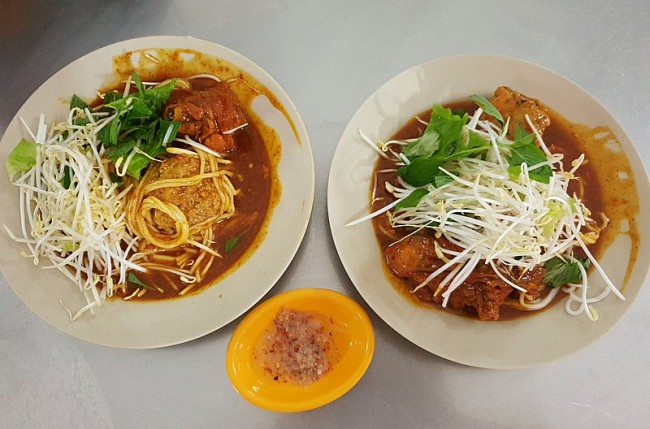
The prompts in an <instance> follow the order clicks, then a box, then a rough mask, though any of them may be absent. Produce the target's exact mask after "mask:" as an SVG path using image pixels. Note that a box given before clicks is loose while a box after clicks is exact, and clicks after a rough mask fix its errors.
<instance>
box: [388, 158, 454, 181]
mask: <svg viewBox="0 0 650 429" xmlns="http://www.w3.org/2000/svg"><path fill="white" fill-rule="evenodd" d="M442 163H443V160H442V159H440V158H416V159H415V160H414V161H413V162H411V163H410V164H408V165H404V166H402V167H400V168H398V169H397V174H399V175H400V177H401V178H402V179H404V180H405V181H406V183H408V184H409V185H411V186H424V185H428V184H429V183H431V182H432V181H433V180H434V179H435V177H436V176H439V175H440V170H439V167H440V166H441V165H442Z"/></svg>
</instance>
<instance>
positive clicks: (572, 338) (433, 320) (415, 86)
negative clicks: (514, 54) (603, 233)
mask: <svg viewBox="0 0 650 429" xmlns="http://www.w3.org/2000/svg"><path fill="white" fill-rule="evenodd" d="M501 85H506V86H510V87H512V88H513V89H516V90H517V91H520V92H522V93H524V94H527V95H529V96H531V97H535V98H539V99H540V100H541V101H542V102H544V103H546V104H547V105H548V106H550V107H552V108H553V109H554V110H556V111H558V112H559V113H560V114H562V115H563V116H565V117H566V118H567V119H569V120H570V121H572V122H577V123H582V124H585V125H589V126H596V125H606V126H608V127H609V128H610V129H611V130H612V131H613V133H614V134H615V135H616V137H617V138H618V141H619V143H620V147H621V148H622V150H623V151H624V152H625V154H626V155H627V158H628V160H629V162H630V165H631V169H632V171H633V173H634V176H635V178H636V187H637V191H638V193H639V195H640V196H641V197H642V198H640V200H641V202H640V203H641V207H640V210H639V213H638V214H637V216H636V221H637V222H638V230H639V231H640V232H641V234H642V236H641V238H640V240H641V245H640V251H639V254H638V260H637V261H636V264H635V266H634V269H633V270H632V272H631V276H630V278H629V281H628V282H627V286H626V287H625V289H624V294H625V296H626V300H625V301H620V300H618V299H617V298H616V297H614V296H613V295H610V296H609V297H608V298H607V299H606V300H605V301H603V302H601V303H599V306H598V312H599V315H600V318H599V320H598V321H597V322H591V321H589V320H588V319H587V318H586V317H577V316H570V315H568V314H567V313H566V312H565V309H564V305H562V304H559V305H556V306H554V307H553V308H551V309H549V310H547V311H544V312H542V313H541V314H537V315H533V316H530V317H525V318H520V319H516V320H511V321H500V322H480V321H477V320H472V319H469V318H464V317H459V316H456V315H452V314H448V313H445V312H443V311H437V310H433V309H430V308H423V307H419V306H415V305H414V304H413V303H411V302H410V301H409V300H408V299H406V298H405V297H403V296H401V295H400V293H399V292H397V291H396V290H395V289H394V287H393V286H392V285H391V283H390V282H389V281H388V280H387V279H386V277H385V275H384V270H383V268H382V260H381V258H382V254H381V251H380V249H379V246H378V244H377V242H376V240H375V236H374V233H373V230H372V225H371V224H370V222H366V223H363V224H360V225H356V226H353V227H345V224H346V223H347V222H349V221H351V220H354V219H356V218H358V217H360V216H362V215H364V214H366V213H368V203H369V201H368V199H369V190H370V180H371V177H372V171H373V167H374V164H375V161H376V157H377V155H376V153H375V152H374V151H373V150H372V149H371V148H369V147H368V146H367V145H366V144H365V143H363V142H362V141H361V139H360V138H359V134H358V131H359V129H362V130H363V131H364V132H365V133H366V134H367V135H368V136H371V138H377V139H383V140H386V139H388V138H390V136H392V135H393V134H394V133H395V132H397V130H399V129H400V128H401V127H402V126H403V125H404V124H405V123H406V122H407V121H408V120H409V119H410V118H412V117H413V116H414V115H416V114H418V113H420V112H422V111H424V110H426V109H429V108H430V107H431V105H432V104H433V103H446V102H451V101H459V100H464V99H467V98H469V96H470V95H472V94H483V95H490V94H491V93H492V92H493V91H494V89H495V88H496V87H498V86H501ZM644 196H645V197H646V198H643V197H644ZM648 196H650V186H649V185H648V176H647V174H646V172H645V170H644V167H643V164H642V163H641V162H640V160H639V157H638V155H637V153H636V151H635V149H634V146H633V145H632V143H631V142H630V140H629V138H628V137H627V135H626V134H625V132H624V131H623V130H622V129H621V127H620V126H619V125H618V124H617V123H616V121H615V120H614V118H613V117H612V116H611V115H610V114H609V113H608V112H607V110H606V109H605V108H604V107H603V106H602V105H600V103H598V102H597V101H596V100H595V99H594V98H592V97H591V96H590V95H589V94H588V93H586V92H585V91H584V90H583V89H581V88H580V87H579V86H577V85H576V84H574V83H572V82H571V81H569V80H568V79H566V78H564V77H562V76H560V75H558V74H556V73H554V72H552V71H550V70H548V69H545V68H543V67H540V66H537V65H534V64H531V63H527V62H524V61H520V60H516V59H511V58H505V57H498V56H476V55H475V56H458V57H449V58H442V59H438V60H433V61H430V62H427V63H424V64H421V65H419V66H415V67H413V68H411V69H409V70H406V71H405V72H403V73H401V74H399V75H398V76H396V77H394V78H393V79H391V80H390V81H388V82H387V83H386V84H384V85H383V86H382V87H380V88H379V89H378V90H377V91H376V92H375V93H374V94H372V95H371V96H370V97H369V98H368V99H367V100H366V101H365V102H364V103H363V104H362V105H361V107H360V108H359V110H358V111H357V112H356V113H355V115H354V116H353V117H352V119H351V120H350V122H349V124H348V126H347V127H346V129H345V131H344V132H343V135H342V137H341V140H340V142H339V145H338V147H337V149H336V153H335V155H334V159H333V162H332V166H331V170H330V174H329V183H328V211H329V220H330V226H331V230H332V235H333V237H334V242H335V244H336V248H337V251H338V253H339V256H340V258H341V261H342V263H343V265H344V267H345V269H346V271H347V273H348V275H349V276H350V279H351V280H352V282H353V283H354V285H355V287H356V288H357V289H358V291H359V293H360V294H361V295H362V296H363V298H364V299H365V300H366V301H367V302H368V304H369V305H370V307H371V308H372V309H373V310H374V311H375V312H376V313H377V314H378V315H379V317H381V318H382V319H383V320H384V321H385V322H386V323H387V324H388V325H390V326H391V327H392V328H393V329H395V330H396V331H397V332H398V333H400V334H401V335H403V336H404V337H405V338H407V339H408V340H410V341H411V342H413V343H414V344H417V345H418V346H420V347H422V348H423V349H425V350H428V351H429V352H431V353H434V354H436V355H439V356H441V357H444V358H446V359H450V360H452V361H455V362H459V363H463V364H467V365H472V366H477V367H487V368H520V367H530V366H535V365H540V364H543V363H547V362H550V361H553V360H555V359H558V358H561V357H564V356H567V355H569V354H571V353H573V352H575V351H577V350H579V349H581V348H583V347H585V346H587V345H588V344H590V343H591V342H593V341H595V340H596V339H598V338H599V337H601V336H602V335H604V334H605V333H606V332H608V331H609V330H610V329H611V328H612V326H613V325H614V324H615V323H616V322H617V321H618V320H619V319H620V318H621V317H622V316H623V314H624V313H625V311H626V310H627V309H628V308H629V306H630V304H631V303H632V302H633V301H634V299H635V297H636V295H637V293H638V292H639V289H640V288H641V286H642V285H643V283H644V281H645V278H646V276H647V272H648V265H649V262H650V246H647V245H645V243H646V241H647V233H648V231H650V206H649V204H650V199H649V198H647V197H648ZM629 257H630V242H629V240H628V239H627V237H626V236H625V235H620V236H619V237H618V238H617V239H616V240H615V241H614V243H613V244H612V245H611V246H610V247H609V248H608V250H607V252H606V254H605V255H604V257H603V258H602V260H601V264H602V265H603V267H604V269H605V270H606V271H607V272H608V273H610V278H612V280H613V281H614V282H615V283H616V284H622V283H623V277H624V275H625V270H624V269H623V270H621V268H620V267H627V264H628V259H629ZM599 281H600V278H599V277H598V276H597V275H593V274H592V275H591V276H590V282H592V283H596V284H597V282H599Z"/></svg>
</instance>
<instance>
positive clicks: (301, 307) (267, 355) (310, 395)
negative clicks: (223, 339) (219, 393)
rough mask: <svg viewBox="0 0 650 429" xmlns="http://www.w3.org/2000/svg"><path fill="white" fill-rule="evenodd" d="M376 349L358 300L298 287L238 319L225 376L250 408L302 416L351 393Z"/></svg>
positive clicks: (370, 325) (366, 318) (365, 316)
mask: <svg viewBox="0 0 650 429" xmlns="http://www.w3.org/2000/svg"><path fill="white" fill-rule="evenodd" d="M278 327H279V329H278ZM275 346H278V347H277V348H275ZM374 346H375V337H374V331H373V328H372V323H371V322H370V319H369V318H368V316H367V314H366V313H365V311H364V310H363V308H361V306H359V304H357V303H356V302H355V301H354V300H352V299H351V298H348V297H347V296H345V295H343V294H341V293H339V292H335V291H332V290H327V289H317V288H308V289H296V290H292V291H289V292H285V293H282V294H280V295H277V296H274V297H272V298H270V299H269V300H267V301H265V302H263V303H262V304H260V305H258V306H257V307H256V308H255V309H253V310H252V311H251V312H250V313H249V314H248V315H247V316H246V317H245V318H244V320H242V321H241V323H240V324H239V325H238V326H237V328H236V329H235V332H234V333H233V335H232V337H231V339H230V342H229V343H228V349H227V352H226V370H227V372H228V377H229V378H230V381H231V383H232V385H233V387H234V388H235V390H236V391H237V392H238V393H239V394H240V395H242V397H244V398H245V399H246V400H248V401H249V402H251V403H252V404H254V405H256V406H259V407H261V408H264V409H267V410H271V411H281V412H297V411H305V410H310V409H314V408H317V407H320V406H323V405H326V404H328V403H330V402H332V401H334V400H336V399H338V398H340V397H341V396H343V395H344V394H345V393H347V392H348V391H349V390H350V389H352V388H353V387H354V386H355V385H356V383H357V382H358V381H359V380H360V379H361V378H362V377H363V375H364V374H365V373H366V370H367V369H368V367H369V365H370V362H371V360H372V356H373V353H374ZM302 347H305V348H306V350H308V353H307V354H303V353H301V351H300V350H301V348H302Z"/></svg>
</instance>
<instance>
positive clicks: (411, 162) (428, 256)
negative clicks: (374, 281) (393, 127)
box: [348, 87, 638, 320]
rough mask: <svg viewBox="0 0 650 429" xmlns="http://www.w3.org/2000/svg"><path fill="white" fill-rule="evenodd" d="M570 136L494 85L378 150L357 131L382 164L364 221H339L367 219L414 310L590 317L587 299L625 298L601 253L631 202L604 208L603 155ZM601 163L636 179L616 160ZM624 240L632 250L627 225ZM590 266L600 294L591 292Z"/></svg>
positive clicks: (570, 130) (425, 116) (541, 109)
mask: <svg viewBox="0 0 650 429" xmlns="http://www.w3.org/2000/svg"><path fill="white" fill-rule="evenodd" d="M579 130H580V127H579V126H578V125H576V124H570V123H569V122H568V121H566V120H565V119H564V118H563V117H561V116H560V115H559V114H557V113H556V112H554V111H553V110H552V109H550V108H549V107H547V106H545V105H544V104H543V103H542V102H541V101H539V100H536V99H533V98H531V97H527V96H526V95H524V94H520V93H518V92H517V91H514V90H512V89H510V88H507V87H499V88H497V90H496V91H495V93H494V96H493V97H492V99H491V100H488V99H486V98H485V97H482V96H472V97H471V100H468V101H466V102H461V103H452V104H450V105H446V106H442V105H434V106H433V108H432V109H431V110H430V111H428V112H423V113H422V114H420V115H418V116H417V117H416V118H414V119H413V120H412V121H410V122H409V123H408V124H406V125H405V126H404V127H403V128H402V129H401V130H400V131H398V133H397V134H396V135H395V136H394V137H393V138H391V139H390V140H388V141H386V142H379V143H376V142H375V141H374V140H373V139H372V138H370V137H368V136H366V135H365V134H364V133H363V132H362V131H361V136H362V138H363V140H365V141H366V142H367V143H369V144H370V146H371V147H372V148H373V149H375V150H376V151H377V153H378V154H379V155H380V157H379V158H378V161H377V164H376V165H375V169H374V177H375V178H374V180H373V184H372V189H371V197H370V198H371V213H370V214H369V215H367V216H363V217H361V218H359V219H357V220H356V221H353V222H350V223H349V224H348V225H349V226H351V225H354V224H356V223H358V222H362V221H366V220H368V219H372V221H373V226H374V231H375V235H376V238H377V240H378V243H379V245H380V248H381V249H382V252H383V256H384V258H383V259H384V263H385V270H386V272H387V275H388V276H389V277H390V279H391V280H392V282H393V283H394V284H395V285H397V287H398V288H399V289H400V290H404V291H407V293H406V294H407V295H410V296H412V297H414V298H415V300H416V302H418V303H426V304H432V305H434V306H437V307H439V308H444V309H445V310H447V311H452V312H456V313H459V314H464V315H469V316H471V317H475V318H478V319H480V320H500V319H508V318H512V317H516V316H521V315H524V314H532V313H534V312H538V311H540V310H542V309H544V308H547V307H549V306H551V305H553V304H555V303H557V302H559V301H560V300H561V298H563V297H567V299H566V304H565V307H566V310H567V312H569V313H570V314H576V315H577V314H585V315H586V316H587V317H588V318H590V319H591V320H596V319H597V318H598V313H597V311H596V309H595V306H594V304H595V303H596V302H598V301H601V300H602V299H604V298H605V297H606V296H607V295H609V294H610V293H613V294H614V295H616V296H617V297H618V298H620V299H624V296H623V294H622V293H621V292H620V290H619V288H618V287H617V286H616V285H614V284H613V282H612V281H610V280H609V278H608V276H607V274H606V273H605V272H604V270H603V269H602V268H601V267H600V265H599V263H598V255H599V254H600V253H602V250H603V249H604V248H605V247H606V246H607V244H608V242H609V241H610V240H611V237H612V235H615V234H617V233H618V232H619V231H622V228H621V225H622V223H623V221H624V220H625V222H627V219H628V218H633V216H629V213H628V212H627V211H631V210H634V208H635V207H638V202H637V203H636V204H635V203H634V201H633V202H632V204H629V205H627V206H614V205H611V204H610V205H608V204H606V203H607V202H609V201H611V200H612V198H611V193H612V191H611V190H608V185H610V184H605V183H604V181H603V180H601V177H602V174H600V172H599V171H598V168H596V167H595V165H598V163H593V164H592V162H591V160H592V159H593V157H597V156H600V157H603V156H605V155H603V154H600V155H599V154H598V153H597V149H598V148H597V147H596V145H594V144H591V145H590V144H589V143H590V142H591V140H593V139H594V136H593V130H590V131H591V133H588V132H585V133H580V132H579ZM599 132H602V130H599ZM373 137H374V136H373ZM585 152H586V153H587V155H588V156H585ZM606 156H608V157H610V158H609V159H610V161H611V164H610V166H609V167H610V168H615V169H618V171H619V172H620V174H623V175H625V177H627V178H632V177H633V174H632V172H631V169H630V167H629V164H628V163H627V160H626V159H625V157H624V155H623V156H619V157H617V156H616V155H612V153H611V152H607V155H606ZM610 187H611V186H610ZM630 198H634V196H632V195H631V196H630ZM626 210H627V211H626ZM610 231H611V232H610ZM628 234H629V235H630V237H631V238H632V239H633V240H636V241H637V245H635V246H632V247H633V249H634V248H637V249H638V229H637V227H636V223H634V222H631V224H630V225H629V228H628ZM589 266H592V267H593V269H595V271H596V272H597V274H598V275H599V276H601V277H602V278H603V280H604V283H605V286H606V287H605V288H604V289H603V290H598V291H593V290H590V289H589V284H588V276H587V270H588V269H589ZM628 271H629V269H628Z"/></svg>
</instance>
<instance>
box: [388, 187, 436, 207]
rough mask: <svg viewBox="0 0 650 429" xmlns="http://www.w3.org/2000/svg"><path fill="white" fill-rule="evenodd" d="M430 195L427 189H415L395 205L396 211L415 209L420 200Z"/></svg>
mask: <svg viewBox="0 0 650 429" xmlns="http://www.w3.org/2000/svg"><path fill="white" fill-rule="evenodd" d="M428 193H429V191H427V190H426V189H422V188H418V189H414V190H413V191H412V192H411V193H410V194H409V195H408V196H407V197H406V198H404V199H403V200H402V201H400V202H399V203H397V204H396V205H395V211H397V210H401V209H405V208H408V207H415V206H417V205H418V203H419V202H420V200H421V199H422V198H423V197H424V196H425V195H427V194H428Z"/></svg>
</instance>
